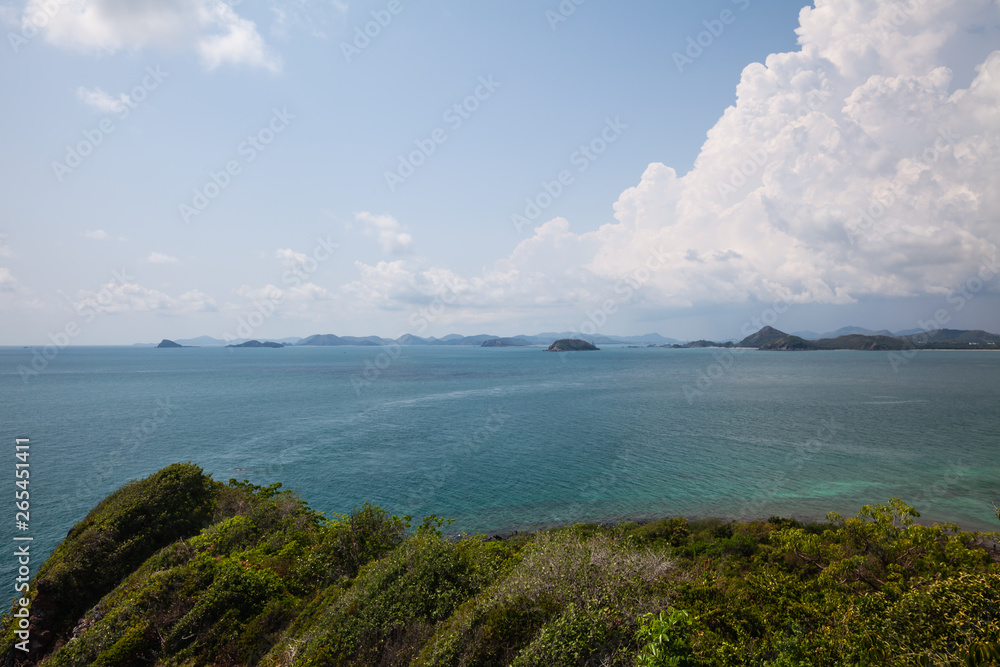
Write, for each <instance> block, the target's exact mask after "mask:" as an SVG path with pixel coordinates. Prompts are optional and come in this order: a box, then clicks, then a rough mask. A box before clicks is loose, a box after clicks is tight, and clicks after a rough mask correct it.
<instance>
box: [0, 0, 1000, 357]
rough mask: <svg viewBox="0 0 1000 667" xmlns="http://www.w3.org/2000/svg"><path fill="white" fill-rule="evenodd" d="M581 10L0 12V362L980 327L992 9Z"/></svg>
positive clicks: (993, 231) (406, 4) (990, 303)
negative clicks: (101, 350) (155, 346)
mask: <svg viewBox="0 0 1000 667" xmlns="http://www.w3.org/2000/svg"><path fill="white" fill-rule="evenodd" d="M577 2H579V0H575V1H574V0H564V1H563V2H562V3H561V4H560V3H559V2H556V1H554V0H550V1H547V2H506V3H455V2H443V1H435V0H422V1H421V2H414V1H412V0H410V1H405V0H399V1H398V2H388V1H387V0H386V1H383V0H377V1H374V2H368V1H365V2H355V1H352V0H336V1H334V2H314V1H311V0H272V1H270V2H254V1H252V0H247V1H245V2H235V3H234V2H231V3H228V4H226V3H223V2H221V1H219V0H159V1H154V0H137V1H135V2H131V3H128V4H124V3H121V2H116V1H114V0H28V1H27V2H24V1H21V2H7V3H5V4H3V5H2V10H0V18H2V19H3V23H4V27H5V32H6V40H5V41H6V42H7V43H6V44H5V45H3V46H2V47H0V52H2V53H3V55H2V57H0V77H2V79H0V80H2V84H3V89H4V91H5V93H6V96H7V99H8V103H7V105H5V114H6V121H7V122H5V123H4V124H2V125H0V146H2V147H3V153H2V154H3V159H2V161H0V165H2V166H0V169H2V172H0V182H2V183H3V188H4V193H3V194H4V197H3V199H4V206H3V207H2V210H0V216H2V217H0V234H2V235H3V236H0V313H2V319H0V321H2V324H0V344H34V343H42V342H47V341H48V340H50V339H51V337H52V336H53V335H54V334H55V335H58V333H59V332H66V331H67V327H69V329H68V330H70V331H72V332H73V333H71V334H68V339H69V340H70V341H71V343H72V344H128V343H133V342H139V341H147V342H153V341H157V340H159V339H161V338H164V337H166V338H186V337H192V336H196V335H201V334H207V335H212V336H216V337H225V336H227V335H239V334H238V333H237V329H241V333H247V332H249V333H251V337H258V338H269V337H270V338H280V337H284V336H306V335H310V334H313V333H337V334H341V335H368V334H378V335H383V336H390V337H395V336H398V335H400V334H402V333H404V332H408V331H410V332H413V333H417V334H420V335H443V334H447V333H452V332H457V333H464V334H476V333H494V334H499V335H513V334H518V333H536V332H538V331H544V330H580V329H581V326H582V325H584V324H586V323H587V322H590V323H591V324H593V325H594V326H595V327H596V328H597V329H599V330H600V331H602V332H604V333H610V334H614V333H620V334H628V333H645V332H649V331H658V332H660V333H662V334H664V335H667V336H673V337H676V338H682V339H683V338H701V337H711V338H720V339H721V338H729V337H738V336H739V335H740V332H741V330H742V329H743V328H744V327H745V326H746V325H747V323H748V322H753V321H755V318H760V317H761V316H768V317H769V318H770V319H774V324H775V326H778V327H779V328H782V329H784V330H788V331H790V330H796V329H803V328H810V329H814V330H818V331H823V330H828V329H832V328H837V327H839V326H842V325H845V324H858V325H862V326H869V327H872V328H883V327H884V328H890V329H911V328H918V327H919V326H922V325H921V323H924V324H935V323H936V324H940V325H941V326H948V327H956V328H986V329H991V330H993V331H998V330H1000V307H998V306H1000V300H998V298H997V293H998V286H1000V279H998V278H996V276H995V274H997V273H998V272H1000V268H998V269H997V270H996V271H994V270H993V269H992V268H991V267H992V266H995V264H994V262H995V259H992V258H994V257H995V256H996V248H997V244H998V243H1000V234H998V229H997V214H998V212H1000V210H998V209H1000V194H998V192H997V190H998V188H997V186H996V184H995V177H993V176H990V175H991V174H996V173H1000V164H998V163H1000V142H998V132H1000V122H998V114H997V111H996V110H997V108H998V107H1000V54H997V53H995V51H996V49H998V48H1000V37H998V35H1000V32H998V28H1000V5H998V3H996V2H989V1H986V0H965V1H963V2H949V1H945V0H942V1H941V2H937V3H889V2H881V3H875V2H864V3H862V2H860V1H857V2H856V1H853V0H830V1H829V2H817V3H816V6H815V7H810V8H807V9H806V10H805V11H804V12H803V13H801V14H800V11H802V10H803V6H804V5H803V3H802V2H801V0H800V1H799V2H786V1H784V0H782V1H775V2H768V3H764V2H760V1H754V0H736V1H732V0H718V1H714V2H698V3H694V2H688V3H662V2H652V1H650V2H640V1H636V2H628V3H610V2H601V1H600V0H586V1H584V2H580V3H579V4H577ZM925 5H926V6H925ZM930 5H933V6H930ZM366 30H367V32H368V35H365V31H366ZM359 35H363V36H361V37H359ZM772 54H777V55H772ZM741 170H742V172H743V173H740V172H741ZM411 172H412V173H411ZM772 315H776V317H771V316H772ZM248 325H249V329H248V328H247V327H248ZM418 329H419V330H418ZM240 337H243V336H240Z"/></svg>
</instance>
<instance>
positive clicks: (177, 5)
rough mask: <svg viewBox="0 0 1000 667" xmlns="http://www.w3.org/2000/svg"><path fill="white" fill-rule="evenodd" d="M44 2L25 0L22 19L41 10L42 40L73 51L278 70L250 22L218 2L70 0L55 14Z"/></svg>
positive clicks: (278, 64) (276, 61)
mask: <svg viewBox="0 0 1000 667" xmlns="http://www.w3.org/2000/svg"><path fill="white" fill-rule="evenodd" d="M50 4H52V3H51V2H50V0H29V1H28V3H27V6H26V7H25V9H24V14H23V17H24V20H25V21H27V20H28V19H29V17H32V16H36V15H39V14H44V15H46V16H49V20H48V22H47V24H46V25H45V27H44V31H45V37H46V39H47V40H48V41H49V42H50V43H51V44H54V45H56V46H59V47H62V48H67V49H75V50H79V51H93V52H105V53H115V52H117V51H120V50H123V49H143V48H159V49H168V50H178V49H182V50H188V51H192V52H194V53H196V54H197V55H198V56H199V57H200V58H201V60H202V62H203V63H204V65H205V67H206V68H207V69H210V70H211V69H215V68H217V67H219V66H220V65H227V64H228V65H243V66H249V67H259V68H263V69H266V70H270V71H272V72H277V71H280V69H281V58H280V57H279V56H278V55H277V54H275V53H274V52H273V51H272V50H271V49H270V48H269V47H268V45H267V44H266V43H265V42H264V38H263V37H261V35H260V33H259V32H258V31H257V26H256V24H255V23H254V22H253V21H250V20H248V19H245V18H243V17H241V16H240V15H239V14H237V13H236V10H235V9H234V7H233V5H232V4H231V3H226V2H223V1H222V0H130V1H129V2H122V1H121V0H76V1H75V2H74V3H73V6H72V7H68V8H64V9H63V10H62V11H58V12H56V13H55V14H51V12H45V10H46V7H47V6H48V5H50Z"/></svg>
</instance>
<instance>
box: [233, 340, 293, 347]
mask: <svg viewBox="0 0 1000 667" xmlns="http://www.w3.org/2000/svg"><path fill="white" fill-rule="evenodd" d="M226 347H278V348H281V347H285V344H284V343H275V342H274V341H270V340H268V341H264V342H263V343H262V342H260V341H259V340H248V341H247V342H245V343H240V344H239V345H227V346H226Z"/></svg>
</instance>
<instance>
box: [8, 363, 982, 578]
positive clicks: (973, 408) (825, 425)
mask: <svg viewBox="0 0 1000 667" xmlns="http://www.w3.org/2000/svg"><path fill="white" fill-rule="evenodd" d="M381 352H382V350H380V349H379V348H361V347H350V348H286V349H281V350H271V349H240V350H226V349H218V348H192V349H184V350H158V349H149V348H127V347H105V348H100V347H92V348H66V349H64V350H61V351H60V352H59V353H58V355H57V356H56V357H55V358H54V359H52V360H51V361H50V362H49V363H48V365H47V366H46V367H45V368H44V370H43V371H42V372H40V373H39V374H38V375H36V376H30V377H27V378H22V377H21V375H19V373H18V366H19V365H24V366H28V365H30V363H31V360H32V351H31V350H28V349H21V348H2V349H0V405H2V406H3V407H2V412H0V438H2V439H0V442H4V443H7V444H6V445H4V446H5V447H6V451H7V452H8V454H7V456H8V459H9V462H10V470H11V474H10V475H7V476H6V478H7V480H8V481H7V482H6V484H7V485H8V487H9V490H10V492H11V496H13V491H14V479H13V469H14V463H15V462H16V461H15V460H14V438H15V437H30V438H31V443H32V449H31V473H32V477H31V492H32V499H31V500H32V512H31V531H30V534H32V535H34V536H35V537H36V543H35V549H36V552H37V553H36V560H35V561H34V562H33V565H35V566H37V565H39V564H40V563H41V560H40V558H39V557H38V556H40V555H45V554H47V553H49V552H50V551H51V549H52V548H53V547H54V545H55V544H56V543H57V541H58V540H59V539H60V538H61V537H63V536H64V535H65V534H66V532H67V531H68V530H69V528H70V527H71V526H72V525H73V523H75V522H76V521H78V520H79V519H81V518H82V517H83V516H84V515H85V514H86V512H87V511H88V510H89V509H90V508H91V507H92V506H93V505H94V504H95V503H96V502H97V501H99V500H100V499H101V498H103V497H104V496H105V495H106V494H108V493H109V492H111V491H113V490H114V489H116V488H117V487H119V486H120V485H121V484H123V483H124V482H126V481H128V480H130V479H134V478H137V477H141V476H145V475H147V474H149V473H152V472H154V471H156V470H157V469H159V468H161V467H162V466H164V465H167V464H169V463H172V462H175V461H193V462H195V463H197V464H198V465H200V466H202V467H203V468H205V470H206V471H208V472H210V473H212V474H213V475H214V476H215V477H216V478H217V479H223V480H225V479H229V478H230V477H236V478H239V479H249V480H251V481H253V482H255V483H258V484H269V483H271V482H276V481H280V482H282V483H283V484H284V485H285V486H287V487H291V488H294V489H296V490H298V491H299V492H300V493H301V495H302V497H303V498H304V499H305V500H307V501H308V502H309V504H310V505H311V506H313V507H314V508H316V509H319V510H323V511H326V512H347V511H349V510H350V509H351V508H352V507H355V506H357V505H360V504H361V503H362V502H364V501H366V500H368V501H372V502H374V503H376V504H379V505H381V506H383V507H385V508H387V509H389V510H391V511H393V512H394V513H397V514H411V515H413V516H415V517H422V516H424V515H427V514H431V513H435V514H438V515H441V516H444V517H450V518H455V519H456V523H455V524H454V528H456V529H459V530H466V531H470V532H480V531H482V532H500V531H505V530H512V529H518V528H530V527H536V526H543V525H550V524H553V523H558V522H566V521H580V520H613V519H617V518H622V517H635V518H645V517H654V516H663V515H684V516H702V515H715V516H723V517H734V518H755V517H761V518H766V517H768V516H771V515H775V514H780V515H785V516H793V515H794V516H798V517H800V518H816V517H822V516H823V515H824V514H825V513H826V512H827V511H830V510H837V511H840V512H842V513H845V514H847V513H850V514H853V513H856V511H857V509H858V508H859V507H860V505H862V504H864V503H871V502H884V501H885V500H887V499H888V498H889V497H891V496H893V495H896V496H900V497H902V498H903V499H904V500H907V501H908V502H911V504H914V505H916V506H917V507H918V509H920V510H921V511H922V512H923V513H924V516H925V518H929V519H933V520H950V521H956V522H958V523H960V524H961V525H962V526H963V527H966V528H969V529H991V530H993V529H997V528H1000V525H998V524H997V521H996V518H995V517H994V516H993V514H992V512H991V510H990V504H989V503H990V499H991V498H992V499H996V500H998V501H1000V488H998V483H997V482H998V479H1000V477H998V472H1000V463H998V462H997V453H998V451H1000V447H998V445H1000V374H998V372H1000V353H994V352H971V351H962V352H948V351H940V352H936V351H927V352H920V353H918V354H916V355H915V356H914V357H913V358H912V359H910V360H909V361H908V362H907V363H905V364H903V365H901V366H899V367H898V368H896V369H894V368H893V367H892V365H891V364H890V362H889V357H888V356H887V354H885V353H876V352H800V353H781V352H777V353H768V352H757V351H747V352H744V353H742V354H739V355H738V356H735V357H734V356H732V355H731V354H730V353H729V352H724V351H719V350H668V349H624V348H609V349H605V350H602V351H601V352H597V353H575V354H562V355H560V354H555V353H546V352H543V351H541V350H539V349H534V348H532V349H490V348H486V349H484V348H455V347H433V348H422V347H411V348H402V352H401V354H400V356H399V357H398V358H396V359H391V358H390V357H389V356H382V357H379V356H378V355H379V354H380V353H381ZM387 361H388V362H389V363H388V364H386V362H387ZM366 363H369V364H372V366H366ZM374 364H377V365H378V366H383V367H384V369H383V370H379V369H378V368H376V367H375V366H374ZM366 368H367V369H368V376H369V380H368V381H367V382H366V383H364V384H363V385H359V380H361V379H362V378H363V375H362V374H363V373H364V372H365V370H366ZM3 483H4V482H2V481H0V484H3ZM13 514H14V508H13V502H11V508H10V515H11V516H10V524H9V526H8V527H7V528H5V529H4V530H5V531H7V534H8V535H11V536H12V535H13V534H14V533H15V529H14V525H13V519H14V517H13ZM8 539H9V538H8ZM0 567H3V568H4V576H6V574H7V572H8V571H10V570H11V567H10V564H9V563H8V562H7V561H6V560H5V561H4V562H2V563H0ZM33 571H34V568H33Z"/></svg>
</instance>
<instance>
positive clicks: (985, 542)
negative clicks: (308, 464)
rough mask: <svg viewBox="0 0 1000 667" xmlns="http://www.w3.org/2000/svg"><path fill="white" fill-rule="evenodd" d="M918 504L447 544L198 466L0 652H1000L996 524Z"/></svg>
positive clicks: (204, 656)
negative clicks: (992, 530) (984, 528)
mask: <svg viewBox="0 0 1000 667" xmlns="http://www.w3.org/2000/svg"><path fill="white" fill-rule="evenodd" d="M918 516H919V515H918V514H917V512H916V511H915V510H914V509H913V508H911V507H909V506H907V505H906V504H905V503H903V502H902V501H901V500H899V499H896V498H893V499H891V500H889V502H888V503H887V504H877V505H870V506H869V505H866V506H864V507H862V508H861V509H860V511H859V512H858V514H857V516H856V517H849V518H845V517H842V516H840V515H838V514H830V515H828V517H827V521H826V522H822V523H801V522H799V521H796V520H794V519H783V518H777V517H772V518H770V519H767V520H756V521H744V522H735V521H723V520H719V519H703V520H687V519H683V518H665V519H662V520H659V521H653V522H651V523H646V524H641V525H640V524H638V523H632V522H626V523H619V524H615V525H597V524H576V525H572V526H564V527H560V528H554V529H550V530H544V531H537V532H530V533H514V534H512V535H509V536H507V537H504V538H501V537H499V536H494V537H486V536H483V535H464V534H463V535H446V534H444V531H445V530H448V528H447V527H448V525H449V522H448V521H445V520H444V519H441V518H439V517H436V516H430V517H426V518H424V519H423V520H422V521H420V522H414V521H413V520H412V519H411V518H410V517H397V516H392V515H391V514H390V513H389V512H387V511H386V510H383V509H381V508H378V507H375V506H372V505H370V504H364V505H362V506H361V507H359V508H357V509H355V510H353V511H352V512H350V513H349V514H345V515H335V516H325V515H323V514H321V513H319V512H316V511H314V510H313V509H311V508H310V507H309V506H308V505H307V504H306V502H304V501H303V500H301V499H300V498H299V497H298V496H297V495H295V494H294V493H292V492H291V491H287V490H283V489H282V488H281V485H280V484H274V485H272V486H267V487H260V486H255V485H253V484H250V483H249V482H246V481H243V482H240V481H237V480H235V479H231V480H229V481H228V482H220V481H217V480H214V479H213V478H212V477H210V476H209V475H206V474H205V473H204V472H203V471H202V470H201V469H200V468H199V467H197V466H195V465H193V464H190V463H178V464H173V465H170V466H168V467H166V468H164V469H163V470H160V471H159V472H157V473H155V474H153V475H151V476H149V477H147V478H145V479H142V480H139V481H133V482H130V483H129V484H126V485H125V486H124V487H122V488H121V489H119V490H117V491H115V492H114V493H112V494H111V495H109V496H108V497H107V498H106V499H104V500H103V501H101V503H99V504H98V505H97V506H96V507H95V508H94V509H93V510H91V511H90V513H89V514H87V516H86V517H85V518H83V519H82V520H81V521H80V522H79V523H77V524H76V525H75V526H74V527H73V529H72V530H71V531H70V532H69V534H68V535H67V536H66V538H65V539H64V540H63V541H62V542H61V543H60V544H59V546H58V547H57V548H56V550H55V551H54V552H53V554H52V555H51V556H50V557H49V558H48V559H47V560H46V561H45V563H44V564H43V565H42V567H41V568H40V569H39V571H38V573H37V574H36V575H35V577H34V578H33V579H32V580H31V582H30V588H29V590H28V591H26V592H22V593H19V594H18V595H19V596H22V597H20V598H17V599H15V600H14V602H13V606H12V607H11V611H10V612H9V613H8V614H6V615H5V617H4V619H3V627H2V634H0V636H2V645H0V663H2V664H3V665H35V664H37V665H47V666H53V667H55V666H62V665H99V666H104V667H111V666H122V667H124V666H127V665H164V666H166V665H190V666H200V665H206V666H207V665H275V666H277V665H372V666H375V665H413V666H422V665H483V666H486V665H518V666H520V665H539V666H541V665H545V666H551V665H560V666H561V665H628V666H630V667H631V666H635V665H639V666H642V667H651V666H661V665H662V666H666V665H672V666H684V667H687V666H691V665H724V666H728V665H891V666H900V667H903V666H907V667H909V666H912V665H996V664H1000V662H998V661H1000V613H998V610H1000V565H998V562H997V554H996V552H995V548H996V547H995V545H994V543H993V540H994V539H995V538H996V535H995V534H990V535H985V534H981V533H969V532H963V531H961V530H959V528H958V527H957V526H954V525H934V526H925V525H921V524H919V523H917V522H916V521H915V519H916V518H917V517H918ZM998 518H1000V517H998ZM526 519H528V518H527V517H526ZM415 523H416V525H414V524H415ZM25 608H29V609H30V613H29V612H24V613H22V610H24V609H25ZM25 626H27V627H25ZM22 649H27V650H22Z"/></svg>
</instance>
